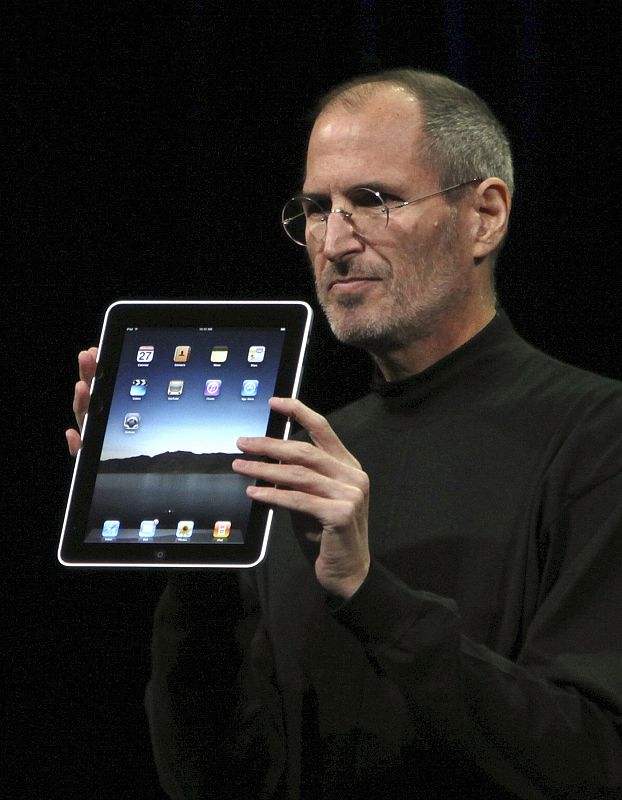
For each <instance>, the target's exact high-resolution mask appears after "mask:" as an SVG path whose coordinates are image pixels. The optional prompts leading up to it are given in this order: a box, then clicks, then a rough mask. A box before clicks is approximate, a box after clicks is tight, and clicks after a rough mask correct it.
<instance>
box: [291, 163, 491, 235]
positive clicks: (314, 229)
mask: <svg viewBox="0 0 622 800" xmlns="http://www.w3.org/2000/svg"><path fill="white" fill-rule="evenodd" d="M482 180H483V178H472V179H471V180H470V181H464V182H463V183H456V184H454V185H453V186H447V187H446V188H445V189H440V190H439V191H438V192H432V194H425V195H423V196H422V197H415V199H414V200H395V201H394V200H385V199H384V197H383V196H382V195H381V194H380V192H377V191H376V190H375V189H368V188H367V187H365V186H361V187H359V188H357V189H353V190H352V191H351V192H349V193H348V196H347V197H348V203H349V205H350V207H351V209H352V210H351V211H346V209H345V208H327V207H326V204H325V205H324V206H322V204H321V203H320V202H319V201H318V200H317V199H316V198H314V197H313V196H311V195H304V194H299V195H296V196H295V197H292V198H291V200H288V201H287V203H285V205H284V206H283V211H282V212H281V222H282V224H283V228H284V229H285V233H286V234H287V235H288V236H289V238H290V239H291V240H292V241H293V242H296V244H299V245H302V246H303V247H306V246H307V242H308V241H309V240H310V239H311V240H313V241H314V242H316V243H318V244H319V243H320V242H321V241H323V239H324V237H325V236H326V228H327V226H328V218H329V217H330V215H331V214H341V216H342V217H343V218H344V219H345V220H347V221H348V222H349V224H350V225H351V226H352V229H353V230H354V232H355V233H356V234H357V235H358V236H361V237H363V238H364V239H366V238H368V237H372V236H373V235H374V234H375V233H377V232H378V231H379V230H382V229H383V228H386V227H387V225H388V224H389V212H390V211H395V210H396V209H398V208H403V207H404V206H412V205H414V204H415V203H420V202H421V201H422V200H428V199H429V198H430V197H436V196H437V195H440V194H445V193H446V192H451V191H452V190H453V189H460V188H461V187H462V186H468V185H469V184H471V183H479V182H480V181H482Z"/></svg>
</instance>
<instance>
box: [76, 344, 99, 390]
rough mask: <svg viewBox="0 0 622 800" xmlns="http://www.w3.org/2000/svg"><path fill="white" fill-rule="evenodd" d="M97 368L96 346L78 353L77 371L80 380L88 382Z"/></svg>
mask: <svg viewBox="0 0 622 800" xmlns="http://www.w3.org/2000/svg"><path fill="white" fill-rule="evenodd" d="M96 368H97V348H96V347H89V349H88V350H82V351H81V352H80V353H78V371H79V374H80V380H81V381H84V382H85V383H88V384H90V383H91V381H92V380H93V377H94V376H95V370H96Z"/></svg>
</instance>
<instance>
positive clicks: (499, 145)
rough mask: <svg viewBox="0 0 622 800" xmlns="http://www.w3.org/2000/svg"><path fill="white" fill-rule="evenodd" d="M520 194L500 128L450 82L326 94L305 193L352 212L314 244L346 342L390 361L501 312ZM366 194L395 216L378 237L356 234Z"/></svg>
mask: <svg viewBox="0 0 622 800" xmlns="http://www.w3.org/2000/svg"><path fill="white" fill-rule="evenodd" d="M499 173H502V174H501V175H500V174H499ZM474 178H478V179H480V178H481V179H482V180H481V181H476V182H474V181H473V179H474ZM467 182H469V183H468V184H467V185H466V186H464V187H462V188H458V189H453V190H450V191H448V192H446V193H444V194H436V195H434V196H432V197H429V198H427V199H423V200H421V201H420V202H418V203H408V202H404V201H411V200H414V199H416V198H420V197H423V196H427V195H433V194H434V193H435V192H438V191H439V190H443V189H446V188H447V187H450V186H453V185H455V184H461V183H467ZM511 184H512V170H511V157H510V152H509V146H508V144H507V140H506V138H505V136H504V135H503V132H502V129H501V126H500V125H499V123H498V122H497V121H496V120H495V119H494V117H493V116H492V114H491V113H490V111H489V110H488V109H487V107H486V106H485V104H484V103H483V102H482V101H481V100H479V98H477V97H476V96H475V95H474V94H473V93H472V92H470V91H469V90H468V89H465V88H463V87H461V86H458V85H457V84H454V83H453V82H452V81H450V80H448V79H447V78H444V77H442V76H437V75H430V74H426V73H420V72H415V71H406V70H400V71H392V72H388V73H381V74H379V75H372V76H364V77H362V78H358V79H355V80H354V81H351V82H349V83H347V84H344V85H342V86H341V87H337V89H334V90H333V91H332V92H330V93H329V94H328V95H326V96H325V97H324V98H323V100H322V102H321V104H320V107H319V111H318V114H317V117H316V120H315V124H314V126H313V130H312V133H311V137H310V140H309V148H308V153H307V168H306V177H305V183H304V187H303V193H304V194H307V195H313V196H315V197H316V198H317V199H318V200H319V201H320V202H321V203H322V204H323V206H324V207H325V208H326V209H332V210H333V211H334V212H335V211H336V210H337V209H342V212H343V211H345V212H346V213H332V214H329V215H328V219H327V222H326V226H325V236H324V237H323V238H322V237H320V239H319V241H317V240H312V239H311V238H309V239H308V241H307V247H308V251H309V256H310V259H311V263H312V265H313V269H314V274H315V279H316V285H317V290H318V297H319V300H320V302H321V304H322V306H323V307H324V309H325V311H326V313H327V316H328V319H329V322H330V323H331V326H332V328H333V331H334V333H335V334H336V336H337V337H338V338H339V339H341V340H342V341H344V342H346V343H350V344H355V345H358V346H361V347H364V348H366V349H368V350H369V351H370V352H372V353H373V354H375V355H381V354H382V353H386V352H388V351H391V350H396V349H399V348H404V347H406V346H408V345H410V344H412V342H414V341H417V340H421V339H423V338H426V337H430V336H435V335H437V333H438V332H439V330H441V329H442V327H443V326H446V325H448V324H451V325H456V324H460V321H461V320H462V319H463V318H467V319H468V318H469V316H473V314H474V313H475V310H476V309H479V312H481V307H482V306H484V305H485V306H486V307H487V308H488V309H490V308H491V307H493V306H494V291H493V288H492V277H491V273H492V269H491V268H492V262H493V260H494V253H495V251H496V250H497V249H498V248H499V246H500V244H501V242H502V240H503V237H504V235H505V231H506V228H507V214H508V211H509V205H510V194H511V190H510V188H508V186H511ZM357 187H368V188H371V189H374V190H377V191H378V192H379V193H380V195H381V196H382V197H383V198H384V200H385V201H386V207H387V208H388V214H387V213H384V214H382V213H381V219H382V224H380V225H379V226H377V227H375V228H374V230H373V231H368V230H367V229H365V230H364V229H363V228H360V227H359V226H358V225H357V218H358V219H359V220H360V219H361V216H360V213H359V214H358V215H357V208H358V204H359V202H360V199H359V197H357V196H355V195H353V190H354V189H356V188H357ZM400 202H401V203H402V206H401V207H399V208H398V207H397V206H398V205H399V203H400ZM349 212H353V213H352V215H351V216H350V213H349ZM385 222H386V224H384V223H385Z"/></svg>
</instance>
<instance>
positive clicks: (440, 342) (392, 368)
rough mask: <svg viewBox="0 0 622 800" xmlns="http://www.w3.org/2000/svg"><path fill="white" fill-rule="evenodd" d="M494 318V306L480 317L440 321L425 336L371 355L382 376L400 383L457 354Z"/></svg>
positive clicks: (459, 316)
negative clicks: (459, 349)
mask: <svg viewBox="0 0 622 800" xmlns="http://www.w3.org/2000/svg"><path fill="white" fill-rule="evenodd" d="M494 315H495V306H494V303H492V302H491V303H489V304H486V305H485V306H482V307H481V308H480V309H479V312H478V313H477V314H473V313H472V310H471V311H470V312H469V313H468V314H460V313H456V312H455V310H454V312H453V313H452V314H451V316H448V318H447V319H443V320H440V321H439V322H438V324H437V325H435V329H434V330H433V331H432V332H431V333H429V334H428V335H426V336H423V337H421V338H417V339H414V340H413V341H411V342H409V343H408V344H406V345H403V346H400V347H396V348H395V349H393V350H386V351H383V352H372V353H371V356H372V358H373V360H374V361H375V363H376V365H377V367H378V369H379V370H380V372H381V373H382V376H383V377H384V379H385V380H387V381H398V380H401V379H403V378H408V377H410V376H411V375H416V374H417V373H419V372H423V370H425V369H427V368H428V367H431V366H432V364H435V363H436V362H437V361H440V360H441V359H442V358H444V357H445V356H447V355H449V354H450V353H452V352H453V351H454V350H457V349H458V348H459V347H461V346H462V345H463V344H465V343H466V342H468V341H469V339H472V338H473V337H474V336H475V335H476V334H477V333H479V332H480V331H481V330H482V329H483V328H485V327H486V325H488V323H489V322H490V321H491V320H492V318H493V317H494Z"/></svg>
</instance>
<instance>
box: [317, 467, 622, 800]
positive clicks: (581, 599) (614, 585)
mask: <svg viewBox="0 0 622 800" xmlns="http://www.w3.org/2000/svg"><path fill="white" fill-rule="evenodd" d="M542 548H543V552H542V560H541V581H540V589H539V592H540V596H539V598H538V605H537V610H536V611H535V613H534V615H533V617H532V618H531V621H530V624H529V626H528V629H527V630H525V631H524V632H523V636H522V647H521V649H520V652H519V653H518V655H517V657H516V659H514V660H509V659H507V658H504V657H502V656H500V655H498V654H496V653H494V652H492V651H491V650H489V649H487V648H486V647H484V646H483V645H481V644H478V643H476V642H474V641H472V640H470V639H469V638H467V637H465V636H464V635H463V634H462V633H461V620H460V613H459V609H458V608H457V606H456V604H455V603H454V602H453V601H452V600H450V599H447V598H443V597H439V596H437V595H433V594H429V593H425V592H422V591H416V590H413V589H411V588H410V587H408V586H407V585H405V584H404V583H402V582H401V581H400V580H399V579H398V578H397V577H396V576H394V575H393V574H392V573H390V572H389V571H388V570H386V569H385V568H383V567H382V566H381V565H380V564H379V563H377V562H376V563H374V564H373V565H372V568H371V570H370V573H369V575H368V577H367V579H366V581H365V582H364V583H363V585H362V586H361V587H360V589H359V590H358V592H357V593H356V594H355V595H354V596H353V597H352V598H351V599H350V600H349V601H348V602H346V603H345V604H343V605H342V606H341V607H339V608H338V609H336V610H334V612H333V615H334V617H335V619H336V620H337V621H338V622H339V623H341V624H342V625H343V626H345V627H346V628H348V629H349V630H350V631H351V632H353V633H354V635H355V636H356V637H357V638H358V639H359V641H360V642H361V643H362V645H363V647H364V649H365V652H366V655H367V657H368V659H369V660H370V662H371V664H372V665H373V667H374V669H375V672H376V674H377V675H378V678H379V681H389V682H390V683H391V684H392V685H393V686H394V687H396V688H397V692H398V694H399V697H400V698H401V701H402V702H403V703H404V704H406V706H407V708H408V711H409V713H410V715H411V716H412V718H413V719H415V720H416V724H417V726H418V727H419V729H421V728H422V727H424V728H425V731H424V736H426V737H428V738H433V739H436V740H437V741H440V742H441V745H442V746H455V748H456V749H457V750H459V751H460V752H464V753H467V754H468V756H469V757H470V758H472V760H473V763H474V764H475V765H476V768H477V769H479V770H481V771H482V772H483V773H485V774H486V775H487V776H489V777H490V778H491V779H492V780H493V781H494V782H495V783H496V784H497V785H499V786H501V787H504V789H506V790H508V791H510V792H511V793H512V794H511V796H513V797H523V798H547V799H548V798H564V799H565V800H569V799H570V798H573V799H575V800H596V798H598V799H599V800H604V799H605V798H607V800H613V798H618V800H619V798H622V622H621V612H622V478H621V476H620V475H619V474H618V475H615V476H614V477H610V478H608V479H606V480H603V481H602V482H601V483H599V484H598V485H596V486H593V487H592V488H591V489H590V490H589V491H586V492H584V493H582V494H580V495H578V496H574V497H573V498H571V499H570V500H569V501H568V502H567V503H566V504H564V506H563V508H562V510H561V512H560V513H558V515H557V516H556V517H555V519H553V520H551V521H550V524H549V525H548V528H547V529H546V531H545V533H544V534H543V539H542ZM378 685H379V686H380V685H381V683H380V682H379V684H378Z"/></svg>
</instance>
